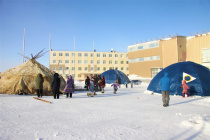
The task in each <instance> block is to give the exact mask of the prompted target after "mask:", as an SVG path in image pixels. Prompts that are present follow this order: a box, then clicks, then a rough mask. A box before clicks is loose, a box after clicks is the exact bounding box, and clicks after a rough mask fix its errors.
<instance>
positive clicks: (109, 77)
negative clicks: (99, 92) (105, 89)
mask: <svg viewBox="0 0 210 140" xmlns="http://www.w3.org/2000/svg"><path fill="white" fill-rule="evenodd" d="M102 76H104V77H105V81H106V83H107V84H111V83H114V81H115V80H118V83H119V84H125V83H126V82H127V83H130V80H129V78H128V77H127V76H126V75H125V74H124V73H123V72H121V71H119V70H107V71H105V72H103V73H102V74H101V77H102Z"/></svg>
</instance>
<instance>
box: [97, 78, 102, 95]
mask: <svg viewBox="0 0 210 140" xmlns="http://www.w3.org/2000/svg"><path fill="white" fill-rule="evenodd" d="M101 80H102V79H101V76H100V75H98V90H99V91H101Z"/></svg>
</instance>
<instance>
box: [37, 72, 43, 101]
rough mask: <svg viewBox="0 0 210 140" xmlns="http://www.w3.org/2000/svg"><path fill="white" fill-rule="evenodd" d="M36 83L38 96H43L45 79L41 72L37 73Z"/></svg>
mask: <svg viewBox="0 0 210 140" xmlns="http://www.w3.org/2000/svg"><path fill="white" fill-rule="evenodd" d="M35 82H36V85H35V89H36V93H37V97H38V98H39V97H42V96H43V83H44V79H43V77H42V74H41V73H39V74H37V77H36V79H35Z"/></svg>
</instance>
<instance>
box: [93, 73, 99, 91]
mask: <svg viewBox="0 0 210 140" xmlns="http://www.w3.org/2000/svg"><path fill="white" fill-rule="evenodd" d="M93 78H94V86H95V91H96V92H97V91H98V76H97V75H94V77H93Z"/></svg>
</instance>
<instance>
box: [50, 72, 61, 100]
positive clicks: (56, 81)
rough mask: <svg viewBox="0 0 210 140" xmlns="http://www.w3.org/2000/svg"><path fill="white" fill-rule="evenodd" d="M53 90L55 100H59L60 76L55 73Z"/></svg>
mask: <svg viewBox="0 0 210 140" xmlns="http://www.w3.org/2000/svg"><path fill="white" fill-rule="evenodd" d="M51 89H52V91H53V95H54V99H56V97H57V99H59V90H60V78H59V74H58V73H55V74H54V78H53V81H52V84H51Z"/></svg>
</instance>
